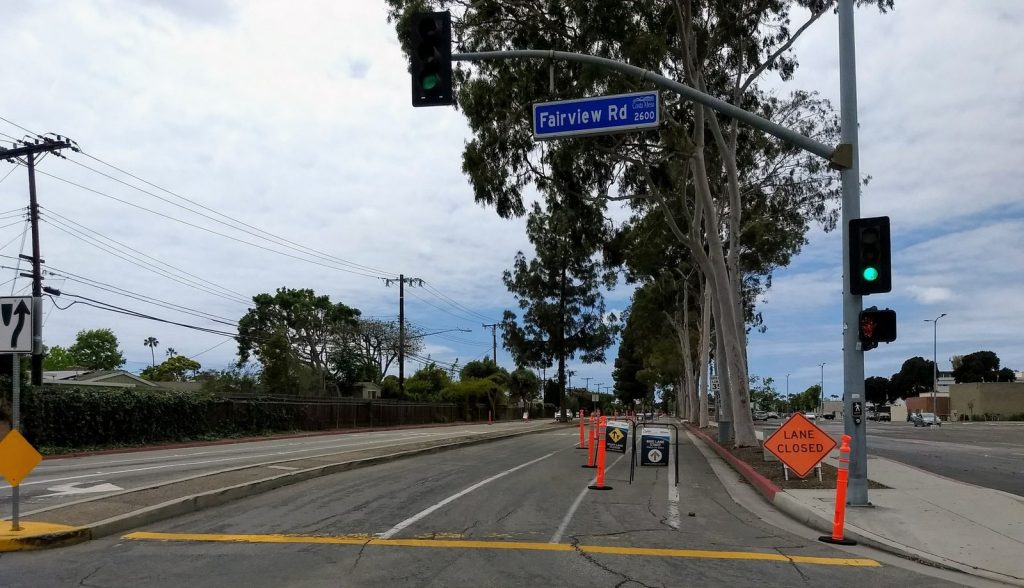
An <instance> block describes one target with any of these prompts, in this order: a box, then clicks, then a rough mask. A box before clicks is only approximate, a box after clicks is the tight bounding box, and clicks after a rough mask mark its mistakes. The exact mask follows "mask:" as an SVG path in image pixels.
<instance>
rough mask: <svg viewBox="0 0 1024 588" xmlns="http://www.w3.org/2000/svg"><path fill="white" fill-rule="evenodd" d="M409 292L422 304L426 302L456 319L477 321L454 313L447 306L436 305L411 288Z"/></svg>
mask: <svg viewBox="0 0 1024 588" xmlns="http://www.w3.org/2000/svg"><path fill="white" fill-rule="evenodd" d="M409 293H410V294H412V296H413V297H414V298H416V299H417V300H419V301H420V302H422V303H423V304H426V305H427V306H431V307H433V308H436V309H437V310H440V311H441V312H443V313H446V314H450V315H451V316H453V317H455V318H457V319H460V320H464V321H470V322H474V323H475V322H476V321H477V319H473V318H468V317H466V316H463V315H460V314H456V313H455V312H452V311H450V310H448V309H447V308H444V307H441V306H438V305H436V304H434V303H433V302H431V301H429V300H427V299H426V298H423V297H422V296H420V295H418V294H416V293H415V292H413V291H412V290H410V291H409Z"/></svg>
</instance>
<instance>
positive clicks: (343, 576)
mask: <svg viewBox="0 0 1024 588" xmlns="http://www.w3.org/2000/svg"><path fill="white" fill-rule="evenodd" d="M575 441H576V432H575V431H574V430H572V429H568V428H558V429H555V430H552V431H550V432H545V433H539V434H533V435H527V436H523V437H517V438H513V439H507V440H502V441H496V442H493V443H486V444H481V445H475V446H470V447H465V448H460V449H456V450H452V451H447V452H443V453H436V454H430V455H424V456H419V457H416V458H410V459H406V460H400V461H395V462H391V463H386V464H381V465H377V466H373V467H369V468H364V469H359V470H353V471H349V472H344V473H340V474H336V475H332V476H327V477H323V478H318V479H315V480H310V481H307V482H303V483H300V484H296V485H293V486H288V487H285V488H281V489H278V490H275V491H272V492H269V493H266V494H262V495H259V496H255V497H252V498H247V499H244V500H239V501H237V502H233V503H230V504H227V505H224V506H221V507H217V508H213V509H209V510H206V511H203V512H200V513H195V514H193V515H188V516H184V517H181V518H178V519H174V520H171V521H165V522H163V523H158V524H154V525H152V526H148V527H146V528H143V529H137V530H135V531H133V532H132V533H128V534H126V535H124V536H123V537H110V538H107V539H102V540H97V541H92V542H88V543H84V544H81V545H77V546H73V547H69V548H64V549H59V550H52V551H37V552H20V553H7V554H2V555H0V586H5V587H11V588H17V587H28V586H33V587H34V586H55V587H62V586H87V587H92V588H106V587H119V586H138V585H145V586H147V587H151V588H157V587H162V586H167V587H174V588H180V586H189V587H203V586H217V587H220V586H248V587H253V588H257V587H261V586H273V587H275V588H276V587H281V586H303V587H316V586H332V587H333V586H403V587H404V586H417V587H418V586H423V587H426V586H429V587H439V586H473V587H478V586H586V587H590V588H592V587H595V586H730V587H734V586H749V585H757V586H798V585H801V586H837V587H841V586H865V585H870V586H900V587H903V588H906V587H912V586H929V587H931V586H952V585H954V584H946V583H944V582H942V581H940V580H938V579H936V578H934V577H930V576H925V575H920V574H918V573H916V572H913V571H910V570H907V569H903V568H902V567H895V566H892V565H889V564H880V563H879V562H878V561H876V560H872V559H864V558H863V556H860V555H855V554H852V553H851V552H848V551H844V550H841V549H839V548H836V547H833V546H829V545H826V544H823V543H820V542H818V541H816V540H814V539H813V538H808V537H802V536H798V535H796V534H793V533H791V532H788V531H784V530H782V529H780V528H777V527H774V526H771V525H769V524H767V523H765V522H764V521H762V520H761V519H759V518H757V517H755V516H754V515H752V514H750V513H749V512H748V511H746V510H743V509H742V508H740V507H738V506H737V505H736V504H735V503H734V502H732V501H731V499H730V498H729V494H728V493H727V492H726V490H725V488H724V487H723V486H722V483H721V482H720V481H719V479H718V478H717V477H716V476H715V475H714V473H713V472H712V471H711V469H710V467H709V465H708V462H707V461H706V460H705V459H704V457H703V456H702V455H701V454H700V453H699V452H698V450H697V449H696V447H694V446H693V445H692V444H691V442H690V441H689V440H688V439H687V438H686V437H685V436H684V439H683V442H682V444H681V451H680V478H681V481H680V484H679V485H678V486H674V485H673V484H672V481H673V476H672V471H671V470H669V469H667V468H651V467H647V468H640V469H638V470H637V472H636V479H635V480H634V482H633V483H632V484H629V483H628V476H629V460H628V458H621V457H620V456H619V455H617V454H609V461H608V463H609V469H608V474H607V478H606V484H607V485H610V486H611V487H612V489H611V490H608V491H596V490H589V489H587V488H586V486H587V485H588V484H590V483H592V476H593V475H594V473H593V470H588V469H583V468H581V467H580V466H581V464H582V463H583V460H584V457H583V452H582V451H581V450H577V449H575V448H574V445H575ZM691 513H692V516H691Z"/></svg>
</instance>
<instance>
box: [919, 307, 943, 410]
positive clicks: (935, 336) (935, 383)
mask: <svg viewBox="0 0 1024 588" xmlns="http://www.w3.org/2000/svg"><path fill="white" fill-rule="evenodd" d="M944 316H946V313H942V314H940V315H939V316H937V317H935V318H933V319H924V322H926V323H931V324H932V412H933V413H935V418H939V409H938V406H939V401H938V400H937V399H936V396H938V393H939V361H938V349H939V319H940V318H942V317H944Z"/></svg>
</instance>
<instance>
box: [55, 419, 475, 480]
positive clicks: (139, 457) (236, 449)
mask: <svg viewBox="0 0 1024 588" xmlns="http://www.w3.org/2000/svg"><path fill="white" fill-rule="evenodd" d="M467 431H468V429H448V430H446V431H437V432H427V431H424V432H416V433H413V432H409V433H406V432H400V431H376V432H372V433H346V434H344V437H345V439H338V436H332V437H330V438H328V439H317V440H309V441H291V442H288V443H278V444H273V445H271V444H267V445H263V443H264V442H262V441H256V442H246V443H239V444H231V447H230V448H226V449H212V450H206V451H190V452H187V453H172V454H158V455H153V454H152V453H150V452H149V451H139V452H134V453H133V454H132V457H126V458H123V459H110V460H105V461H87V460H89V459H90V458H89V457H88V456H84V457H68V458H56V459H52V460H46V461H45V462H43V463H42V464H40V465H39V467H37V468H36V469H35V471H36V472H37V473H38V472H40V471H44V470H47V469H61V468H74V467H82V468H92V467H97V466H105V465H114V464H119V463H132V462H135V463H144V462H147V461H149V462H153V461H159V460H165V459H181V458H196V457H199V456H203V455H226V454H230V453H244V452H246V451H253V450H256V451H266V450H268V449H278V448H281V447H295V446H297V445H300V446H304V447H307V448H308V449H306V451H315V450H317V449H325V447H312V446H313V445H328V446H330V444H332V443H338V442H339V441H341V442H342V444H341V445H338V447H345V446H347V444H346V443H345V441H347V440H349V439H353V438H354V439H355V440H358V439H365V438H367V437H374V438H375V439H376V440H383V439H385V438H389V437H396V438H397V437H413V436H426V437H445V436H450V435H452V434H462V433H465V432H467ZM158 451H160V450H158V449H156V450H152V452H153V453H156V452H158ZM252 455H259V454H252ZM241 457H243V458H244V457H247V456H241Z"/></svg>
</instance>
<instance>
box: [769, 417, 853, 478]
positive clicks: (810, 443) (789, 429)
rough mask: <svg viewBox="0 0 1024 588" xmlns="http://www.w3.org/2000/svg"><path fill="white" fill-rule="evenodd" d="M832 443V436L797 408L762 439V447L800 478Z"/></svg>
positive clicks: (823, 455)
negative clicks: (794, 412)
mask: <svg viewBox="0 0 1024 588" xmlns="http://www.w3.org/2000/svg"><path fill="white" fill-rule="evenodd" d="M835 446H836V441H835V439H833V438H832V437H831V436H830V435H829V434H828V433H826V432H825V431H823V430H821V429H820V428H819V427H818V426H817V425H815V424H814V423H812V422H811V421H809V420H807V417H805V416H804V415H803V414H801V413H799V412H798V413H796V414H794V415H793V416H791V417H789V419H787V420H786V422H784V423H782V426H780V427H779V428H778V430H776V431H775V432H774V433H772V434H771V436H770V437H768V438H767V439H765V440H764V448H765V449H767V450H768V451H770V452H771V453H772V455H774V456H775V457H777V458H779V460H780V461H782V463H784V464H785V465H786V467H788V468H789V469H791V470H793V473H795V474H796V475H797V476H798V477H800V478H805V477H807V474H809V473H810V472H811V470H813V469H814V466H816V465H818V462H820V461H821V460H823V459H825V456H827V455H828V454H829V452H830V451H832V450H833V449H834V448H835Z"/></svg>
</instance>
